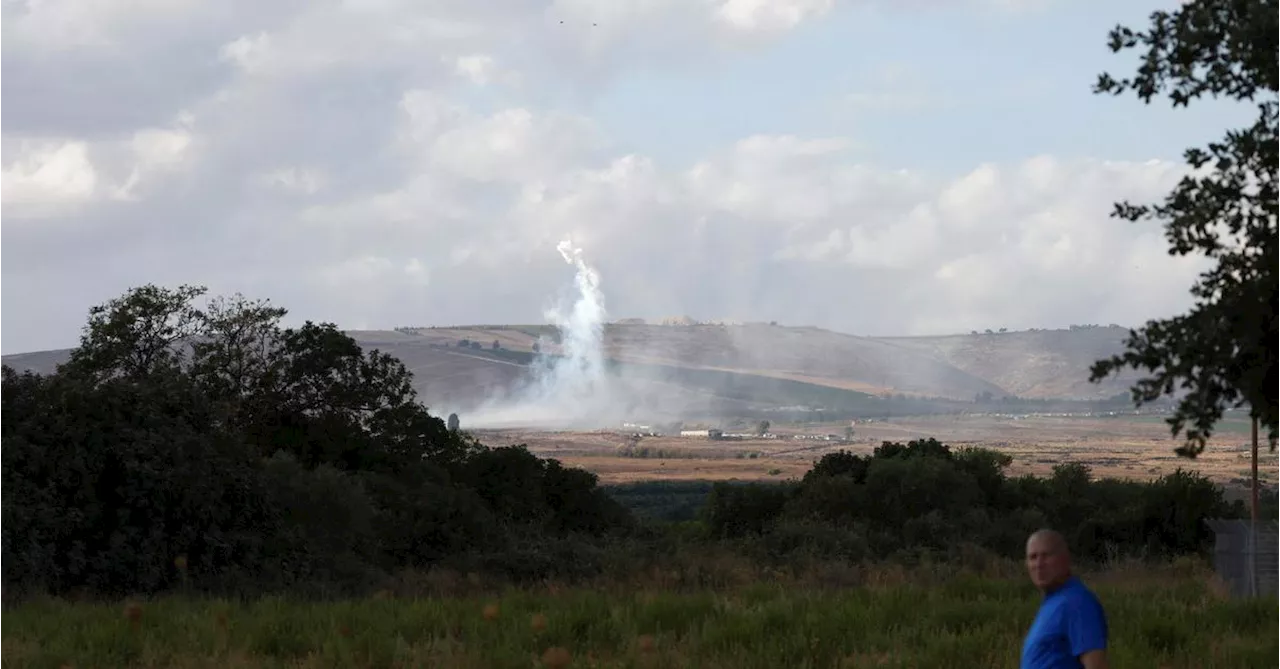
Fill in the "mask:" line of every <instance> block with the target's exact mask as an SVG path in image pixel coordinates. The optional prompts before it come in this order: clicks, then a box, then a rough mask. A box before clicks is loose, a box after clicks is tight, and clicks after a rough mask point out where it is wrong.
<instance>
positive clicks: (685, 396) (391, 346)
mask: <svg viewBox="0 0 1280 669" xmlns="http://www.w3.org/2000/svg"><path fill="white" fill-rule="evenodd" d="M350 334H351V335H352V336H353V337H355V338H356V339H357V340H358V341H359V342H360V343H361V344H363V345H364V346H366V347H369V348H376V349H379V350H382V351H385V352H387V353H390V354H392V355H394V356H396V357H398V358H400V359H401V360H402V361H403V362H404V363H405V365H406V366H407V367H408V368H409V369H410V370H411V371H412V372H413V373H414V376H415V379H416V384H415V385H416V386H417V388H418V390H419V392H420V394H421V395H422V398H423V400H424V402H426V403H427V404H428V405H429V406H449V407H459V406H468V405H471V404H473V403H476V402H478V401H480V400H482V399H484V398H486V397H489V396H492V395H494V394H499V393H501V392H503V391H504V390H506V389H509V388H511V387H513V385H515V384H517V383H518V382H519V381H520V380H521V379H522V378H526V377H527V376H528V374H529V372H530V367H529V364H530V362H531V361H532V360H533V357H534V354H533V348H534V346H535V344H537V343H538V342H541V345H540V349H541V351H542V352H543V353H547V354H553V355H554V354H557V353H559V350H558V345H557V341H558V336H559V333H558V332H557V331H556V330H555V328H553V327H551V326H546V325H527V326H522V325H477V326H468V327H450V328H418V329H401V330H397V331H389V330H380V331H353V332H351V333H350ZM1125 334H1126V331H1125V330H1124V329H1122V328H1076V329H1071V330H1047V331H1044V330H1042V331H1030V332H1011V333H993V334H977V335H973V334H970V335H954V336H942V337H856V336H853V335H846V334H841V333H838V332H831V331H827V330H821V329H818V328H805V327H784V326H776V325H766V324H753V325H643V324H626V325H620V324H611V325H609V326H607V327H606V328H605V348H606V353H607V356H608V357H609V358H610V359H611V361H612V364H614V368H615V371H616V372H617V373H618V374H619V375H620V376H621V377H622V382H623V385H624V387H625V388H626V391H627V394H628V396H629V397H630V398H632V400H631V401H632V402H634V403H635V404H636V406H639V407H644V408H645V409H651V410H653V411H654V412H655V413H669V412H672V411H679V412H680V413H685V414H687V413H700V414H712V415H715V414H721V415H724V414H748V413H754V412H759V411H768V410H776V409H777V408H778V407H785V406H821V407H826V408H827V409H831V410H840V411H851V412H855V413H859V414H866V415H873V414H875V413H877V412H880V411H884V412H892V413H897V412H899V411H915V410H928V411H933V410H955V409H956V407H955V406H951V404H952V403H936V402H934V403H927V402H923V399H920V400H910V399H905V398H899V399H897V400H893V402H894V406H893V407H890V406H888V405H886V404H883V403H881V404H876V402H877V401H878V402H884V400H878V399H877V398H876V397H874V396H885V395H900V396H906V398H911V397H916V398H947V399H950V400H956V401H959V402H964V403H968V402H972V401H973V400H974V398H975V397H977V396H983V395H987V396H990V397H994V398H1001V397H1005V396H1016V397H1021V398H1027V399H1041V400H1101V399H1105V398H1108V397H1113V396H1115V395H1117V394H1119V393H1123V392H1124V391H1125V389H1126V387H1127V385H1128V380H1129V378H1131V376H1130V377H1128V378H1124V377H1122V378H1121V379H1119V380H1117V379H1110V380H1108V381H1106V382H1104V383H1101V384H1096V385H1095V384H1091V383H1089V382H1088V368H1089V365H1090V364H1091V363H1092V362H1093V361H1094V360H1096V359H1098V358H1099V357H1102V356H1105V355H1108V354H1110V353H1113V352H1116V351H1118V350H1120V346H1121V342H1122V341H1123V338H1124V336H1125ZM464 341H465V342H466V344H465V345H463V342H464ZM495 342H496V344H497V348H495V347H494V344H495ZM67 353H68V352H67V351H65V350H61V351H42V352H35V353H23V354H17V355H6V356H4V358H3V360H4V363H5V364H6V365H9V366H11V367H14V368H16V369H19V370H22V369H31V370H35V371H42V372H48V371H52V370H53V369H54V368H55V366H56V365H57V363H59V362H61V361H63V360H65V359H66V355H67ZM988 394H989V395H988ZM904 403H906V404H904ZM925 404H930V406H928V407H926V406H925ZM934 405H936V406H934Z"/></svg>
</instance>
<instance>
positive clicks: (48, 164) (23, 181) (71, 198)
mask: <svg viewBox="0 0 1280 669" xmlns="http://www.w3.org/2000/svg"><path fill="white" fill-rule="evenodd" d="M24 144H25V145H24V146H22V147H20V148H19V149H18V153H19V158H18V159H17V160H15V161H14V162H13V163H12V164H11V165H9V166H7V167H5V169H4V173H3V180H4V196H3V200H4V207H5V209H6V210H10V211H12V212H13V213H14V214H16V215H17V216H43V215H50V214H53V213H56V212H58V211H70V210H74V208H75V207H77V206H78V205H80V204H83V203H84V202H86V201H88V200H89V199H91V198H93V196H94V194H95V191H96V189H97V186H98V173H97V170H95V169H94V167H93V163H92V162H91V161H90V160H89V147H88V145H87V144H86V143H84V142H78V141H61V142H59V141H52V142H39V143H30V142H28V143H24Z"/></svg>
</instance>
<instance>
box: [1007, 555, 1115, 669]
mask: <svg viewBox="0 0 1280 669" xmlns="http://www.w3.org/2000/svg"><path fill="white" fill-rule="evenodd" d="M1106 647H1107V615H1106V613H1105V612H1104V611H1103V610H1102V603H1101V602H1099V601H1098V598H1097V597H1095V596H1094V595H1093V593H1092V592H1090V591H1089V589H1088V588H1086V587H1085V585H1084V584H1083V583H1081V582H1080V581H1079V580H1078V579H1076V577H1074V576H1072V577H1071V578H1069V579H1067V582H1066V583H1064V584H1063V585H1062V587H1060V588H1058V589H1057V590H1054V591H1053V592H1051V593H1049V594H1047V595H1045V597H1044V601H1043V602H1041V603H1040V611H1039V612H1038V613H1036V619H1035V622H1033V623H1031V629H1030V630H1028V631H1027V639H1026V641H1024V642H1023V643H1022V669H1065V668H1066V667H1072V668H1073V669H1074V668H1078V667H1081V666H1083V665H1081V663H1080V656H1081V655H1084V654H1085V653H1087V652H1089V651H1091V650H1100V649H1101V650H1105V649H1106Z"/></svg>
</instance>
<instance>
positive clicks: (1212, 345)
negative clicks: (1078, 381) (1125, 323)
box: [1090, 0, 1280, 457]
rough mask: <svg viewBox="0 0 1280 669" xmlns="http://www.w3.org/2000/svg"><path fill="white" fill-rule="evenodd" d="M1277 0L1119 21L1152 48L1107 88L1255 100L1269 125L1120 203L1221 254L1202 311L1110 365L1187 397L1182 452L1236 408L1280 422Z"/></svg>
mask: <svg viewBox="0 0 1280 669" xmlns="http://www.w3.org/2000/svg"><path fill="white" fill-rule="evenodd" d="M1277 15H1278V11H1277V2H1276V0H1195V1H1194V2H1188V3H1186V4H1183V5H1182V6H1181V7H1180V8H1178V9H1176V10H1174V11H1157V12H1154V13H1152V14H1151V24H1150V26H1149V27H1148V29H1147V30H1146V31H1134V30H1133V29H1131V28H1127V27H1124V26H1118V27H1116V28H1115V29H1114V30H1112V32H1111V35H1110V48H1111V50H1112V51H1113V52H1117V53H1118V52H1120V51H1124V50H1129V49H1142V50H1145V53H1144V54H1143V56H1142V59H1141V64H1140V65H1139V67H1138V70H1137V73H1136V74H1135V75H1134V76H1133V77H1131V78H1123V79H1115V78H1113V77H1112V76H1111V75H1109V74H1102V75H1101V76H1100V77H1099V78H1098V82H1097V84H1096V86H1095V88H1094V92H1095V93H1110V94H1112V95H1120V94H1123V93H1127V92H1132V93H1134V94H1135V95H1137V97H1138V98H1139V99H1140V100H1142V101H1143V102H1144V103H1147V104H1150V102H1151V100H1152V98H1155V97H1157V96H1161V95H1164V96H1166V97H1168V99H1169V100H1170V102H1171V103H1172V105H1173V106H1174V107H1175V108H1177V107H1186V106H1187V105H1189V104H1190V103H1191V102H1192V101H1194V100H1199V99H1201V98H1203V97H1206V96H1208V97H1210V98H1227V99H1232V100H1236V101H1238V102H1241V103H1244V104H1250V105H1252V106H1253V107H1254V108H1255V110H1256V114H1257V116H1256V120H1255V121H1254V122H1253V123H1252V124H1251V125H1249V126H1248V127H1245V128H1242V129H1233V130H1229V131H1228V132H1227V133H1226V134H1225V136H1224V138H1223V139H1222V140H1221V141H1218V142H1212V143H1210V144H1209V145H1208V146H1207V147H1206V148H1191V149H1188V150H1187V151H1186V152H1185V154H1184V158H1185V160H1186V162H1187V164H1188V165H1189V166H1190V168H1191V171H1190V174H1188V175H1187V176H1185V177H1183V178H1182V180H1181V181H1180V182H1179V183H1178V185H1177V186H1176V187H1175V188H1174V190H1173V191H1172V192H1171V193H1170V194H1169V195H1168V196H1167V197H1166V198H1165V199H1164V201H1163V202H1162V203H1159V204H1149V205H1134V204H1131V203H1129V202H1122V203H1118V204H1117V205H1116V207H1115V211H1114V212H1113V213H1112V216H1113V217H1116V218H1121V219H1125V220H1128V221H1132V222H1137V221H1148V220H1154V221H1161V222H1163V223H1164V229H1165V238H1166V239H1167V240H1168V242H1169V254H1170V255H1177V256H1185V255H1190V254H1193V253H1194V254H1199V255H1203V256H1204V257H1206V258H1208V259H1210V260H1212V261H1214V263H1215V264H1214V266H1213V267H1211V268H1210V269H1209V270H1207V271H1205V272H1204V273H1203V274H1201V275H1200V277H1199V279H1198V281H1197V282H1196V283H1195V284H1194V285H1193V286H1192V288H1191V294H1192V296H1193V297H1194V298H1195V303H1194V306H1193V307H1192V309H1191V310H1190V311H1189V312H1188V313H1186V314H1183V315H1180V316H1176V317H1173V318H1167V319H1163V320H1152V321H1149V322H1148V323H1147V324H1146V325H1145V326H1144V327H1142V328H1140V329H1138V330H1132V331H1130V333H1129V337H1128V340H1127V342H1126V344H1125V349H1126V350H1125V351H1124V352H1123V353H1121V354H1119V355H1116V356H1112V357H1111V358H1108V359H1105V360H1099V361H1098V362H1096V363H1095V364H1094V365H1093V367H1092V369H1091V374H1090V380H1091V381H1094V382H1097V381H1100V380H1102V379H1104V378H1106V377H1107V376H1109V375H1110V374H1112V373H1115V372H1118V371H1120V370H1121V369H1123V368H1125V367H1130V368H1133V369H1141V370H1146V371H1147V372H1148V375H1147V376H1146V377H1145V378H1142V379H1140V380H1139V381H1138V382H1137V383H1135V384H1134V386H1133V388H1132V395H1133V399H1134V402H1135V403H1136V404H1138V405H1142V404H1145V403H1148V402H1151V401H1154V400H1156V399H1158V398H1160V397H1162V396H1165V395H1172V394H1180V398H1179V400H1178V403H1177V406H1176V408H1175V411H1174V414H1173V415H1172V416H1171V417H1170V418H1169V419H1168V422H1169V425H1170V427H1171V430H1172V433H1173V435H1174V436H1178V435H1179V434H1183V435H1184V437H1185V442H1184V444H1183V445H1182V446H1181V447H1179V448H1178V454H1179V455H1183V456H1186V457H1195V456H1196V455H1198V454H1199V453H1201V452H1203V450H1204V447H1205V442H1206V441H1207V440H1208V438H1209V437H1210V435H1211V434H1212V432H1213V429H1214V425H1215V424H1216V423H1217V422H1218V421H1219V420H1221V419H1222V416H1223V412H1224V411H1225V410H1226V409H1228V408H1240V407H1248V409H1249V412H1250V416H1251V417H1252V418H1255V419H1257V420H1258V421H1259V422H1260V423H1261V424H1262V425H1263V426H1265V427H1267V428H1268V429H1269V431H1270V434H1271V436H1272V448H1274V439H1275V436H1276V430H1277V417H1276V395H1277V385H1278V380H1277V375H1276V345H1277V336H1278V335H1277V328H1276V313H1277V310H1278V304H1277V277H1276V265H1277V262H1280V258H1278V256H1277V227H1276V218H1277V216H1276V215H1277V209H1276V172H1277V162H1278V156H1277V97H1276V92H1277V79H1278V78H1280V77H1278V76H1277V58H1276V54H1277V30H1278V28H1280V22H1278V21H1277Z"/></svg>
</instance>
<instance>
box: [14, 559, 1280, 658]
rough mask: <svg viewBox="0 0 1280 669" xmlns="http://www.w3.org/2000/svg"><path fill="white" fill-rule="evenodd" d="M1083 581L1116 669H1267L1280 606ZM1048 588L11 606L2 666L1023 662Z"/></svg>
mask: <svg viewBox="0 0 1280 669" xmlns="http://www.w3.org/2000/svg"><path fill="white" fill-rule="evenodd" d="M1085 578H1086V579H1087V580H1088V582H1089V583H1091V584H1092V585H1093V586H1094V587H1095V589H1096V591H1097V592H1098V593H1099V595H1100V597H1101V598H1102V600H1103V603H1104V604H1105V605H1106V607H1107V610H1108V615H1109V617H1110V624H1111V633H1112V642H1113V647H1112V658H1113V659H1112V666H1115V667H1197V668H1201V669H1205V668H1212V667H1222V668H1224V669H1225V668H1227V667H1230V668H1231V669H1243V668H1247V667H1274V666H1275V662H1276V656H1277V644H1278V643H1280V640H1278V638H1277V602H1276V599H1275V598H1274V597H1273V598H1267V599H1262V600H1255V601H1228V600H1225V599H1224V598H1222V597H1221V596H1220V595H1219V594H1218V590H1217V589H1216V588H1215V587H1213V585H1212V584H1211V582H1210V581H1209V580H1208V579H1207V578H1206V577H1205V575H1204V574H1203V573H1202V572H1199V571H1197V572H1196V573H1194V574H1193V573H1189V572H1188V571H1186V570H1183V571H1182V572H1177V573H1175V572H1169V573H1147V574H1145V575H1141V574H1140V575H1133V572H1130V573H1128V574H1116V573H1110V574H1108V573H1100V574H1094V575H1086V576H1085ZM1036 600H1037V595H1036V593H1035V592H1034V591H1033V590H1031V589H1030V587H1029V586H1028V585H1027V584H1026V582H1025V581H1024V580H1023V579H1021V578H1014V577H1011V576H1009V577H984V576H978V575H960V576H952V577H948V578H945V579H941V580H939V581H936V582H935V583H934V584H933V585H921V584H913V583H912V582H911V581H910V577H909V576H908V577H902V576H901V575H899V577H898V578H887V579H886V578H880V579H869V580H867V581H865V582H864V585H862V586H860V587H857V588H845V589H831V588H826V589H824V588H818V587H813V586H810V587H796V585H795V584H794V583H785V582H783V581H777V582H771V583H759V584H756V585H751V586H746V587H740V588H729V589H725V590H721V591H705V590H704V591H696V590H693V591H683V592H680V591H674V590H671V591H648V590H636V589H629V590H627V589H616V588H610V589H608V590H602V591H588V590H584V589H558V588H552V587H549V588H546V589H538V590H511V591H507V592H505V593H501V594H495V595H470V596H452V597H441V598H397V597H392V596H389V595H388V596H385V597H374V598H368V599H360V600H351V601H338V602H328V603H307V602H302V601H292V600H287V599H275V598H268V599H261V600H257V601H252V602H247V603H240V602H231V601H225V600H208V599H187V598H179V597H170V598H163V599H159V600H156V601H149V602H143V603H140V604H137V605H136V606H133V605H127V604H123V603H114V604H88V603H69V602H65V601H53V600H42V601H33V602H28V603H25V604H22V605H19V606H16V607H12V608H9V609H7V610H6V611H5V613H4V616H3V651H2V653H3V665H4V666H5V667H33V668H40V667H53V668H58V667H179V668H184V667H465V668H476V669H481V668H483V669H503V668H507V667H510V668H512V669H515V668H517V667H518V668H521V669H527V668H528V667H541V666H551V667H557V666H562V667H653V668H658V667H705V668H707V669H714V668H719V667H726V668H729V667H731V668H732V669H753V668H760V669H765V668H769V669H775V668H791V667H796V668H800V667H813V668H816V667H919V668H927V667H955V668H957V669H959V668H970V667H1016V666H1017V661H1018V650H1019V647H1020V643H1021V638H1022V637H1021V635H1022V633H1023V631H1024V630H1025V629H1026V627H1027V626H1028V625H1029V624H1030V622H1031V618H1032V616H1033V614H1034V612H1035V608H1036V604H1037V601H1036Z"/></svg>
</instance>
